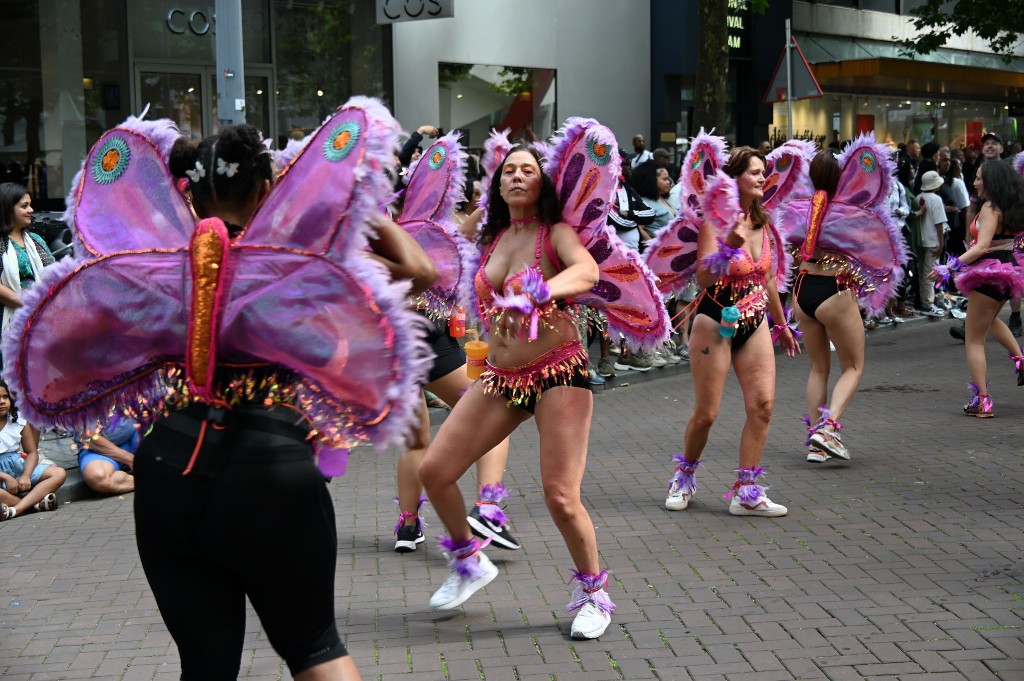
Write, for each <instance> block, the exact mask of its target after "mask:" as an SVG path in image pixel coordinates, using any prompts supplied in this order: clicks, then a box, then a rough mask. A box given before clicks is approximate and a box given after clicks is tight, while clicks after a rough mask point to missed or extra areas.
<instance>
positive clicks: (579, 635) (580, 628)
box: [570, 602, 612, 641]
mask: <svg viewBox="0 0 1024 681" xmlns="http://www.w3.org/2000/svg"><path fill="white" fill-rule="evenodd" d="M611 622H612V616H611V615H609V614H608V613H606V612H605V611H604V610H602V609H601V608H599V607H598V606H597V605H595V604H594V603H593V602H589V603H586V604H584V605H583V607H582V608H580V610H579V612H578V613H576V619H574V620H573V621H572V628H571V629H570V635H571V636H572V637H573V638H574V639H576V640H577V641H582V640H586V639H591V638H598V637H599V636H601V634H603V633H604V630H605V629H607V628H608V625H609V624H611Z"/></svg>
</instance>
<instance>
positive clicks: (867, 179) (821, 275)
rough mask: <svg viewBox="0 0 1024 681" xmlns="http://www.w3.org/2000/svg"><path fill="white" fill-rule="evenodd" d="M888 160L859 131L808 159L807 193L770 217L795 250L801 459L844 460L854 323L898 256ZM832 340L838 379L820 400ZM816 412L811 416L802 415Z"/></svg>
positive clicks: (894, 273) (880, 307)
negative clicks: (803, 373) (803, 376)
mask: <svg viewBox="0 0 1024 681" xmlns="http://www.w3.org/2000/svg"><path fill="white" fill-rule="evenodd" d="M892 175H893V162H892V160H891V159H890V155H889V151H888V149H887V148H886V147H885V146H884V145H881V144H876V143H875V138H874V134H872V133H869V134H867V135H862V136H861V137H860V138H858V139H857V140H856V141H855V142H854V143H853V144H851V145H850V146H849V147H848V148H847V149H846V150H845V151H844V152H843V153H842V154H841V155H840V156H839V158H836V156H835V155H834V154H833V153H832V151H831V150H830V149H826V150H824V151H820V152H818V153H817V154H816V155H815V156H814V159H813V160H812V161H811V164H810V170H809V178H810V182H811V185H812V189H813V194H812V195H811V198H806V197H805V198H798V199H795V200H791V201H787V202H786V204H785V205H783V206H781V207H780V208H779V209H778V210H777V211H776V215H777V216H778V218H779V222H780V224H781V225H782V229H783V231H784V232H785V233H786V235H787V240H788V243H789V245H790V246H791V247H793V248H795V249H797V258H798V260H799V261H800V271H799V272H798V273H797V276H796V280H795V281H794V283H793V297H794V301H795V302H794V306H793V309H794V311H795V313H796V319H797V322H798V324H799V325H800V331H801V332H802V333H803V339H804V345H805V347H806V348H807V354H808V356H809V357H810V360H811V370H810V373H809V375H808V377H807V391H806V396H807V413H808V416H806V417H805V421H806V423H807V440H806V445H807V447H808V451H807V460H808V461H810V462H812V463H822V462H824V461H826V460H827V459H829V458H831V457H835V458H838V459H843V460H849V458H850V453H849V451H848V450H847V448H846V446H845V445H844V444H843V440H842V436H841V435H840V430H841V429H842V425H841V424H840V419H841V418H842V417H843V414H844V413H845V412H846V409H847V407H849V405H850V401H851V400H852V399H853V396H854V394H856V392H857V386H858V385H860V379H861V376H863V374H864V323H863V321H862V320H861V315H860V310H859V309H858V306H860V307H863V308H864V309H865V310H866V312H867V315H868V317H869V318H870V317H872V316H875V315H878V314H880V313H881V312H882V311H884V310H885V308H886V305H887V304H888V302H889V301H890V300H891V299H892V298H894V297H895V295H896V289H897V287H898V286H899V284H900V282H901V281H902V279H903V266H904V264H905V263H906V261H907V254H906V249H905V247H904V242H903V235H902V233H901V232H900V227H899V225H898V224H897V223H896V221H895V220H894V219H893V217H892V215H891V214H890V212H889V208H888V203H889V200H888V196H889V184H890V183H891V182H892ZM830 342H831V343H832V345H834V346H835V352H836V355H837V356H838V357H839V367H840V370H841V372H842V373H841V375H840V376H839V379H838V380H837V381H836V384H835V386H833V388H832V395H831V398H830V397H829V396H828V378H829V370H830V368H831V365H832V351H831V348H830V346H829V343H830ZM812 414H813V415H818V414H820V417H818V418H812V416H811V415H812Z"/></svg>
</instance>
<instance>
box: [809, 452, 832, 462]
mask: <svg viewBox="0 0 1024 681" xmlns="http://www.w3.org/2000/svg"><path fill="white" fill-rule="evenodd" d="M828 459H829V456H828V454H826V453H825V452H823V451H821V450H820V449H808V450H807V460H808V461H809V462H811V463H825V462H826V461H828Z"/></svg>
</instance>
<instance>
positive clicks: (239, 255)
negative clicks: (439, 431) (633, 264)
mask: <svg viewBox="0 0 1024 681" xmlns="http://www.w3.org/2000/svg"><path fill="white" fill-rule="evenodd" d="M397 129H398V128H397V124H396V123H395V121H394V119H392V118H391V116H390V115H389V114H388V113H387V111H386V110H385V109H384V108H383V107H382V106H381V105H380V104H379V103H377V102H375V101H373V100H369V99H365V98H355V99H353V100H352V101H350V102H349V103H348V104H347V105H346V106H344V107H342V108H341V109H339V111H338V112H337V114H336V115H335V116H334V117H333V118H331V119H329V120H328V121H327V122H326V123H325V124H324V126H323V127H322V128H320V129H319V130H318V131H317V132H316V133H315V134H314V135H312V136H311V138H310V139H309V141H308V143H307V144H306V145H305V146H304V147H302V148H301V149H298V150H296V149H293V150H292V152H293V153H292V156H293V158H292V159H291V161H290V162H289V163H288V165H287V167H285V168H284V169H283V170H282V171H281V173H280V174H279V176H278V178H277V182H276V183H275V182H274V169H273V168H272V165H271V156H270V154H269V152H268V151H267V150H266V149H265V147H264V146H263V145H262V143H261V139H260V136H259V134H258V133H257V131H256V130H255V129H254V128H253V127H252V126H248V125H239V126H224V127H222V129H221V131H220V133H219V134H218V135H217V136H216V137H212V138H208V139H206V140H204V141H203V142H202V143H199V144H197V143H195V142H191V141H189V140H186V139H184V138H181V137H180V133H178V131H177V129H176V128H175V127H174V126H173V124H172V123H171V122H170V121H166V120H161V121H154V122H144V121H142V120H140V119H134V118H133V119H129V120H128V121H127V122H126V123H125V124H123V125H121V126H119V127H117V128H114V129H113V130H111V131H108V132H107V133H105V134H104V135H103V136H102V137H101V138H100V140H99V141H98V142H97V144H96V146H95V147H94V148H93V149H92V151H91V152H90V153H89V156H88V157H87V158H86V161H85V164H84V168H83V171H82V173H80V176H79V178H77V180H76V182H75V185H74V186H75V189H74V192H73V194H72V196H71V198H70V202H69V211H68V217H69V218H71V219H72V221H73V224H74V228H75V237H76V244H75V253H76V254H78V257H77V258H76V259H75V260H74V261H65V262H62V263H60V264H58V265H57V266H55V267H54V268H50V271H47V273H46V276H45V277H44V278H43V280H42V281H41V282H40V285H38V286H36V287H34V288H33V290H32V293H31V295H30V296H29V298H28V299H27V300H26V304H25V307H24V308H23V309H22V310H21V311H20V312H19V313H18V315H17V316H16V318H15V320H14V325H15V328H16V329H17V332H16V333H14V334H12V335H11V336H10V337H9V340H8V341H7V342H5V345H4V348H3V350H4V354H5V356H7V357H10V358H13V361H12V362H11V364H10V365H9V366H8V368H7V370H6V374H7V377H8V380H12V381H13V382H14V383H15V384H16V385H17V386H18V393H19V397H20V400H21V404H22V405H23V409H24V410H25V411H26V412H27V413H29V414H31V415H32V416H33V418H34V419H35V420H37V421H38V422H40V423H45V424H54V425H61V426H64V427H68V428H75V429H78V430H79V431H80V432H84V433H85V434H86V436H88V435H89V433H91V432H98V429H99V427H101V426H102V424H103V423H105V422H106V421H107V420H108V419H109V417H110V415H111V414H114V413H122V414H126V415H129V416H131V417H132V418H135V419H136V420H138V421H139V422H140V423H142V424H143V428H149V427H150V426H152V429H151V431H150V433H149V434H148V435H147V437H146V438H145V440H144V441H143V443H142V445H141V446H140V448H139V450H138V452H137V455H136V459H135V462H136V463H135V480H136V493H135V520H136V538H137V542H138V547H139V555H140V557H141V558H142V564H143V567H144V569H145V571H146V576H147V578H148V580H149V582H150V585H151V587H152V589H153V593H154V596H155V597H156V601H157V605H158V606H159V608H160V612H161V615H162V616H163V618H164V621H165V623H166V624H167V628H168V630H169V631H170V633H171V635H172V636H173V638H174V640H175V643H177V645H178V651H179V654H180V657H181V667H182V674H181V678H183V679H211V678H216V679H228V678H236V677H237V675H238V670H239V665H240V661H241V651H242V642H243V638H244V634H245V599H246V597H248V598H249V600H250V602H251V603H252V604H253V607H254V608H255V610H256V612H257V614H258V615H259V617H260V620H261V622H262V624H263V627H264V629H265V630H266V632H267V635H268V638H269V640H270V642H271V645H273V647H274V649H275V650H276V651H277V652H278V653H279V654H280V655H281V656H282V657H283V658H284V659H285V661H286V662H287V663H288V666H289V669H290V670H291V673H292V675H293V676H294V677H295V678H296V679H303V680H311V679H326V678H331V679H339V678H340V679H358V678H360V677H359V672H358V670H357V668H356V665H355V663H354V662H353V660H352V658H351V656H350V655H348V653H347V651H346V649H345V646H344V645H343V644H342V642H341V639H340V637H339V635H338V631H337V627H336V624H335V617H334V596H335V594H334V576H335V564H336V560H337V535H336V529H335V521H334V509H333V505H332V502H331V498H330V495H329V493H328V491H327V489H326V485H325V483H324V475H325V474H327V475H337V474H339V473H340V472H342V471H341V469H342V468H343V466H342V464H343V458H344V454H345V451H344V450H345V449H346V448H348V447H351V446H354V445H356V444H360V443H373V442H377V443H384V442H389V441H397V440H399V439H400V438H401V437H402V436H403V435H404V434H405V433H406V432H407V430H408V427H409V424H410V421H411V419H412V417H413V415H414V411H415V408H416V402H415V399H411V398H415V397H416V396H417V395H418V392H417V391H418V386H419V384H420V383H421V382H422V380H423V378H424V376H423V374H424V366H423V365H424V356H425V354H426V348H425V345H424V344H423V343H422V341H420V340H419V338H418V334H419V331H418V326H419V324H418V322H417V321H416V320H415V317H414V316H413V315H412V314H411V313H410V312H407V311H406V309H405V296H406V293H407V289H408V284H392V283H391V280H392V278H399V277H401V278H405V279H409V280H413V281H416V282H417V283H418V286H420V287H421V288H423V287H425V286H427V285H429V283H430V282H431V281H432V279H433V266H432V265H431V264H430V263H429V260H427V258H426V256H425V254H424V253H423V251H422V250H421V249H420V248H419V247H418V246H416V244H415V242H414V241H413V240H412V239H411V237H409V236H408V235H407V234H406V233H405V232H404V231H403V230H401V228H399V227H398V226H397V225H394V224H393V223H389V222H386V221H384V220H383V219H378V220H376V221H375V223H371V220H374V217H375V216H376V215H379V213H380V206H381V205H383V202H384V200H385V199H386V197H387V195H388V194H389V186H388V184H387V181H386V179H385V178H384V175H383V173H382V172H381V169H382V168H383V167H384V165H385V164H387V163H389V162H390V159H391V156H392V154H393V153H394V151H393V150H394V147H395V142H396V140H397ZM176 185H178V186H176ZM179 189H181V190H187V191H188V194H189V195H190V196H191V202H192V206H193V207H194V209H195V214H196V215H197V216H198V217H199V218H200V219H199V222H198V224H196V223H195V221H194V219H193V215H192V213H191V212H190V210H189V206H188V205H187V204H186V201H185V198H184V197H183V195H182V193H180V192H179ZM368 245H372V250H373V254H372V255H367V253H366V252H367V248H368ZM314 455H316V456H317V457H318V463H319V465H320V469H318V468H317V465H316V463H314ZM268 547H269V549H268ZM282 580H284V581H282ZM289 584H292V585H294V584H298V585H301V586H300V587H299V591H298V592H297V591H296V589H295V588H292V587H291V586H288V585H289Z"/></svg>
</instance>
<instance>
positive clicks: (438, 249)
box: [398, 133, 471, 317]
mask: <svg viewBox="0 0 1024 681" xmlns="http://www.w3.org/2000/svg"><path fill="white" fill-rule="evenodd" d="M465 163H466V154H465V152H463V151H462V146H461V145H460V144H459V141H458V135H457V134H455V133H449V134H448V135H446V136H445V137H443V138H441V139H439V140H437V141H436V142H434V144H432V145H431V146H429V147H428V148H427V150H426V152H424V154H423V156H421V157H420V160H419V161H418V162H417V163H416V165H415V166H414V167H413V168H412V170H411V171H410V177H409V183H408V186H406V188H405V192H404V201H403V203H402V216H401V217H400V218H399V220H398V224H399V225H401V226H402V227H403V228H404V229H405V231H407V232H408V233H409V234H410V235H411V236H412V237H413V238H414V239H415V240H416V242H417V243H418V244H419V245H420V247H421V248H422V249H423V250H424V251H426V253H427V255H428V256H429V257H430V260H431V262H433V263H434V266H435V267H436V268H437V279H436V280H435V281H434V284H433V285H432V286H431V287H430V288H429V289H427V290H426V291H424V292H423V293H422V294H420V296H418V299H417V302H418V303H419V304H421V305H424V306H425V307H426V309H427V311H428V313H429V314H430V315H431V316H433V317H446V316H448V315H449V314H451V312H452V309H453V308H454V307H455V306H456V305H457V304H458V296H459V291H460V289H461V288H462V287H463V286H465V285H466V277H467V274H468V267H467V263H465V262H464V261H463V256H464V254H469V253H470V252H471V251H470V250H469V249H468V247H469V244H468V242H466V243H463V242H465V239H463V238H462V236H461V235H460V234H459V233H458V230H457V228H456V226H455V224H454V212H455V206H456V204H457V203H458V202H460V201H465V192H464V190H465Z"/></svg>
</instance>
